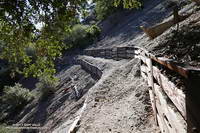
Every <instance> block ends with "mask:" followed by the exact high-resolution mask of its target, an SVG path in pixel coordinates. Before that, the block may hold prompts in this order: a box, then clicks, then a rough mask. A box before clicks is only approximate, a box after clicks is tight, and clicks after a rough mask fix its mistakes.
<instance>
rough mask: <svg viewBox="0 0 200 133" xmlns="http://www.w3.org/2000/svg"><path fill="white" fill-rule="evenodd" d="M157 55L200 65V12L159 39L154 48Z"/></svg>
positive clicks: (192, 64)
mask: <svg viewBox="0 0 200 133" xmlns="http://www.w3.org/2000/svg"><path fill="white" fill-rule="evenodd" d="M152 51H153V53H154V54H155V55H157V56H165V57H167V58H169V59H174V60H176V61H178V62H180V63H184V64H187V65H191V66H196V67H200V12H199V11H197V12H196V13H195V14H193V15H192V16H190V17H189V18H188V19H187V20H186V21H184V22H182V23H180V26H179V29H178V30H177V28H176V27H174V28H173V29H171V30H170V31H169V32H168V33H167V34H164V35H163V36H161V37H159V38H158V39H157V46H155V47H154V48H153V50H152Z"/></svg>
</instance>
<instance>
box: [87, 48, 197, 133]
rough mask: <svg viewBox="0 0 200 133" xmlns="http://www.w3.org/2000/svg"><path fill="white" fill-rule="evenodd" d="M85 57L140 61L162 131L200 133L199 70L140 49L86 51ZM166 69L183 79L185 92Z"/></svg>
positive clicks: (167, 132)
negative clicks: (136, 59)
mask: <svg viewBox="0 0 200 133" xmlns="http://www.w3.org/2000/svg"><path fill="white" fill-rule="evenodd" d="M85 54H87V55H91V56H99V57H104V58H113V59H116V60H120V59H124V58H125V59H131V58H139V59H140V61H141V65H140V70H141V76H142V77H143V78H144V79H145V81H147V83H148V86H149V95H150V99H151V104H152V108H153V112H154V116H155V121H156V123H157V125H158V126H159V127H160V130H161V132H162V133H198V132H200V115H199V114H198V113H199V112H200V95H199V94H200V78H199V77H200V69H197V68H193V67H185V66H183V64H181V65H180V64H178V63H177V62H175V61H173V60H170V59H166V58H161V57H156V56H154V55H152V54H151V53H149V52H148V51H146V50H145V49H142V48H140V47H117V48H113V49H96V50H86V51H85ZM163 70H164V71H168V72H170V73H172V74H175V76H174V77H179V78H180V79H181V80H180V79H179V78H178V79H177V80H180V81H179V82H182V83H183V85H184V87H185V89H183V88H181V87H180V86H178V85H177V84H176V83H175V82H174V81H173V80H172V79H170V77H169V75H168V74H166V73H164V72H163ZM172 76H173V75H172Z"/></svg>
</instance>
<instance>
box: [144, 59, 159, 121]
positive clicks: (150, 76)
mask: <svg viewBox="0 0 200 133" xmlns="http://www.w3.org/2000/svg"><path fill="white" fill-rule="evenodd" d="M146 63H147V67H148V73H147V76H148V79H147V80H148V84H149V87H150V90H149V95H150V99H151V103H152V108H153V112H154V117H155V122H156V125H158V121H157V110H156V99H155V88H154V80H153V66H152V59H150V58H146Z"/></svg>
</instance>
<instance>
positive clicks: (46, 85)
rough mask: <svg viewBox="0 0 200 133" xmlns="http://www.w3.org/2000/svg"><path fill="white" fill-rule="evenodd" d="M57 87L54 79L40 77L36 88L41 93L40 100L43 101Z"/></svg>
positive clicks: (56, 81)
mask: <svg viewBox="0 0 200 133" xmlns="http://www.w3.org/2000/svg"><path fill="white" fill-rule="evenodd" d="M57 85H58V80H57V79H56V78H54V77H53V78H52V77H48V76H41V77H40V78H39V83H37V85H36V86H37V88H38V89H39V90H40V92H41V98H42V99H45V98H47V97H48V96H49V95H51V94H53V93H54V92H55V91H56V86H57Z"/></svg>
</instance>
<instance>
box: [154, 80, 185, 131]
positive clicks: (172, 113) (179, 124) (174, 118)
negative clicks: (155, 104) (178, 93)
mask: <svg viewBox="0 0 200 133" xmlns="http://www.w3.org/2000/svg"><path fill="white" fill-rule="evenodd" d="M154 87H155V93H156V96H157V98H158V99H159V101H160V105H161V109H162V112H163V113H164V114H165V116H166V118H167V120H168V121H169V123H170V125H171V127H172V128H174V129H175V132H176V133H187V123H186V121H185V120H184V119H183V117H182V116H181V114H180V113H179V112H178V110H177V109H176V107H175V106H174V105H173V104H172V103H171V101H170V100H169V99H168V97H167V95H166V94H165V93H164V92H163V90H162V89H161V87H159V86H158V85H156V84H154Z"/></svg>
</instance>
